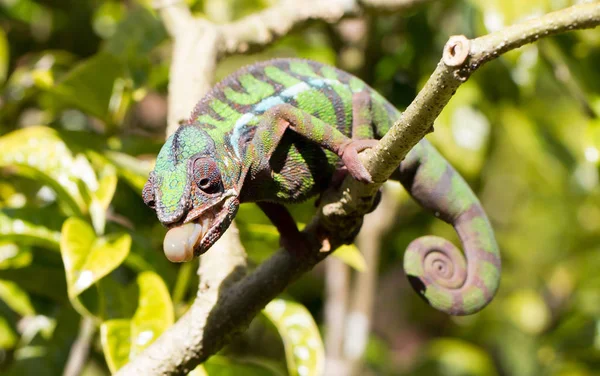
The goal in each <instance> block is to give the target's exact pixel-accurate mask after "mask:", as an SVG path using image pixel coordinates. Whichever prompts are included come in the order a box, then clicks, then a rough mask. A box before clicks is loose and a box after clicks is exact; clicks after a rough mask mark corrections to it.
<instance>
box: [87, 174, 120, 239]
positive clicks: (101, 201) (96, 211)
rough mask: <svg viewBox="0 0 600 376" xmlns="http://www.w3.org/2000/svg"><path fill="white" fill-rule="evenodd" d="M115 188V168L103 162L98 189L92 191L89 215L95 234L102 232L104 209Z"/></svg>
mask: <svg viewBox="0 0 600 376" xmlns="http://www.w3.org/2000/svg"><path fill="white" fill-rule="evenodd" d="M116 189H117V170H116V168H115V167H114V166H112V165H110V164H105V165H104V167H103V168H102V171H101V172H100V181H99V182H98V189H97V190H96V191H95V192H93V193H92V200H91V203H90V217H91V218H92V224H93V225H94V230H96V233H97V234H102V233H104V226H105V224H106V210H107V209H108V207H109V205H110V202H111V201H112V198H113V196H114V195H115V191H116Z"/></svg>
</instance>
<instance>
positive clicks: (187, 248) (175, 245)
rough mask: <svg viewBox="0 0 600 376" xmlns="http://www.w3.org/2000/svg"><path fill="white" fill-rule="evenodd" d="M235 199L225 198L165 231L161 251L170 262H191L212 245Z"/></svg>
mask: <svg viewBox="0 0 600 376" xmlns="http://www.w3.org/2000/svg"><path fill="white" fill-rule="evenodd" d="M233 200H235V197H231V196H230V197H227V198H226V199H224V200H221V201H219V202H217V203H216V204H215V205H213V206H211V207H209V208H207V209H205V210H203V211H202V212H201V213H200V214H198V216H197V217H196V218H194V219H192V220H190V221H188V222H186V223H184V224H182V225H180V226H176V227H173V228H171V229H169V231H167V234H166V235H165V239H164V241H163V251H164V252H165V256H166V257H167V259H169V261H171V262H186V261H191V260H192V259H193V258H194V256H197V255H200V254H201V253H204V252H203V249H204V250H206V249H208V247H206V245H209V246H210V245H212V243H214V242H215V241H216V240H217V239H218V238H219V236H220V233H221V227H222V225H223V224H224V222H225V220H226V219H227V214H228V213H229V211H228V210H227V208H229V207H230V206H231V204H232V202H233Z"/></svg>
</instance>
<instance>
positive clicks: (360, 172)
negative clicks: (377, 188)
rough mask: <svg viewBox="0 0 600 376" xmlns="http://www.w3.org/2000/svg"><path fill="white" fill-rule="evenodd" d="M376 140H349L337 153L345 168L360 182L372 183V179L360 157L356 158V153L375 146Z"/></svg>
mask: <svg viewBox="0 0 600 376" xmlns="http://www.w3.org/2000/svg"><path fill="white" fill-rule="evenodd" d="M377 142H378V141H377V140H351V141H350V142H348V143H346V144H344V145H342V146H341V147H340V151H339V153H338V154H339V156H340V158H342V162H344V166H346V169H347V170H348V172H349V173H350V175H351V176H352V177H353V178H354V179H356V180H358V181H360V182H362V183H373V179H372V178H371V174H369V171H367V169H366V168H365V166H364V165H363V164H362V162H361V161H360V159H358V153H360V152H361V151H363V150H365V149H369V148H373V147H375V145H377Z"/></svg>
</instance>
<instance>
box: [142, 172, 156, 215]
mask: <svg viewBox="0 0 600 376" xmlns="http://www.w3.org/2000/svg"><path fill="white" fill-rule="evenodd" d="M153 182H154V179H152V177H150V178H148V181H147V182H146V184H144V189H142V199H143V200H144V203H145V204H146V205H148V206H149V207H150V208H151V209H154V208H155V207H156V201H155V199H154V189H153V188H154V187H153V185H154V184H153Z"/></svg>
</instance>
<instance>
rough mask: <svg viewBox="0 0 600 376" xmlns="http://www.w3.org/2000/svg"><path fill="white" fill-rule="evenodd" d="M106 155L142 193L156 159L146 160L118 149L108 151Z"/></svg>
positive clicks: (120, 172) (118, 170)
mask: <svg viewBox="0 0 600 376" xmlns="http://www.w3.org/2000/svg"><path fill="white" fill-rule="evenodd" d="M105 156H106V157H107V158H108V159H109V160H110V161H111V162H112V163H114V165H115V166H116V167H117V172H118V174H119V175H120V176H121V177H123V178H124V179H125V181H127V183H129V185H131V186H132V187H133V188H134V189H135V190H136V191H137V192H139V193H140V195H141V193H142V188H144V184H146V181H147V180H148V175H149V174H150V171H152V168H153V167H154V161H152V162H148V161H144V160H141V159H138V158H135V157H132V156H130V155H127V154H125V153H119V152H116V151H109V152H106V153H105Z"/></svg>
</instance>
